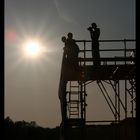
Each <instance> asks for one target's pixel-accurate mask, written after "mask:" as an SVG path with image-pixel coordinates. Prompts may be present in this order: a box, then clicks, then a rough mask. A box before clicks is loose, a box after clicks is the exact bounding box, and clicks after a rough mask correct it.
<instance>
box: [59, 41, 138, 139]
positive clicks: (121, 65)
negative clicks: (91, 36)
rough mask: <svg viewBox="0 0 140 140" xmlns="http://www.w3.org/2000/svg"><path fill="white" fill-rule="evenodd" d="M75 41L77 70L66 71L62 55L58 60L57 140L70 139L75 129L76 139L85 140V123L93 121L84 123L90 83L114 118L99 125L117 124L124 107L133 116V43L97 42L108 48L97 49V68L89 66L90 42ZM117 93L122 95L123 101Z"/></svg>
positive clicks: (125, 116) (90, 61)
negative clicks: (58, 112) (109, 89)
mask: <svg viewBox="0 0 140 140" xmlns="http://www.w3.org/2000/svg"><path fill="white" fill-rule="evenodd" d="M76 42H77V43H78V45H79V48H80V53H79V57H78V62H79V69H78V70H77V69H76V70H75V69H73V68H67V67H66V62H65V58H64V56H63V58H62V65H61V75H60V83H59V99H60V104H61V114H62V122H61V126H60V128H61V132H60V140H73V138H72V135H71V132H72V131H73V128H79V131H78V133H79V135H78V139H80V140H86V132H85V129H86V127H85V126H86V124H90V123H94V122H96V121H87V120H86V106H87V103H86V96H87V90H86V88H87V85H88V84H90V83H92V82H96V83H97V86H98V87H99V89H100V91H101V93H102V94H103V96H104V98H105V100H106V102H107V104H108V106H109V108H110V111H111V112H112V114H113V116H114V120H101V121H99V122H115V123H119V122H120V121H121V119H124V118H128V106H131V117H132V118H134V117H136V80H135V77H136V74H135V69H136V65H135V57H136V48H135V44H134V45H132V44H131V43H135V40H134V39H123V40H99V42H100V44H101V43H111V45H110V46H111V48H109V49H100V56H101V57H100V59H99V61H100V62H101V65H100V66H95V65H94V64H93V61H95V59H93V58H92V57H91V49H90V48H91V42H92V41H91V40H76ZM112 43H120V44H119V45H120V46H121V47H118V46H117V49H116V47H113V48H112V45H113V44H112ZM128 43H129V45H128ZM117 45H118V44H117ZM100 46H101V45H100ZM114 46H115V45H114ZM132 46H133V47H132ZM110 54H111V55H110ZM122 81H123V84H122V83H121V82H122ZM122 85H123V88H124V89H123V90H122ZM108 86H110V88H112V91H113V92H114V93H113V94H114V99H112V97H111V96H110V94H109V93H108V90H107V88H108ZM122 92H123V93H122ZM121 94H123V95H124V98H123V99H122V97H121ZM128 99H129V100H128ZM130 104H131V105H130ZM129 108H130V107H129Z"/></svg>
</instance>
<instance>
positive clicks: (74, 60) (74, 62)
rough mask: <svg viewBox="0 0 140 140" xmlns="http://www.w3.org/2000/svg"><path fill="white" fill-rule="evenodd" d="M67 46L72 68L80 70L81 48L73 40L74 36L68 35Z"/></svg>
mask: <svg viewBox="0 0 140 140" xmlns="http://www.w3.org/2000/svg"><path fill="white" fill-rule="evenodd" d="M67 36H68V38H67V46H68V55H67V58H68V61H69V64H70V65H71V67H72V68H74V69H76V70H77V69H78V53H79V47H78V45H77V44H76V42H75V40H74V39H73V34H72V33H68V34H67Z"/></svg>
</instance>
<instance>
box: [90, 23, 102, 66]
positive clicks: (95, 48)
mask: <svg viewBox="0 0 140 140" xmlns="http://www.w3.org/2000/svg"><path fill="white" fill-rule="evenodd" d="M88 31H89V32H90V36H91V39H92V58H93V59H95V60H94V61H93V64H94V65H95V66H99V65H100V52H99V36H100V29H99V28H97V25H96V23H94V22H93V23H92V24H91V27H89V28H88Z"/></svg>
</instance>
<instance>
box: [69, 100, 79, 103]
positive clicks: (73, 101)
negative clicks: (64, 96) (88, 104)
mask: <svg viewBox="0 0 140 140" xmlns="http://www.w3.org/2000/svg"><path fill="white" fill-rule="evenodd" d="M69 102H71V103H79V102H80V101H78V100H70V101H69Z"/></svg>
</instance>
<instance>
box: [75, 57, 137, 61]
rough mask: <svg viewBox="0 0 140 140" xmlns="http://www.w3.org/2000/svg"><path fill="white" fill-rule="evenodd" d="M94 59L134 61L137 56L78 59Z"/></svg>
mask: <svg viewBox="0 0 140 140" xmlns="http://www.w3.org/2000/svg"><path fill="white" fill-rule="evenodd" d="M93 60H100V61H134V60H135V58H132V57H126V58H125V57H112V58H111V57H106V58H105V57H104V58H103V57H102V58H99V59H97V58H96V59H95V58H78V61H93Z"/></svg>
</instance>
